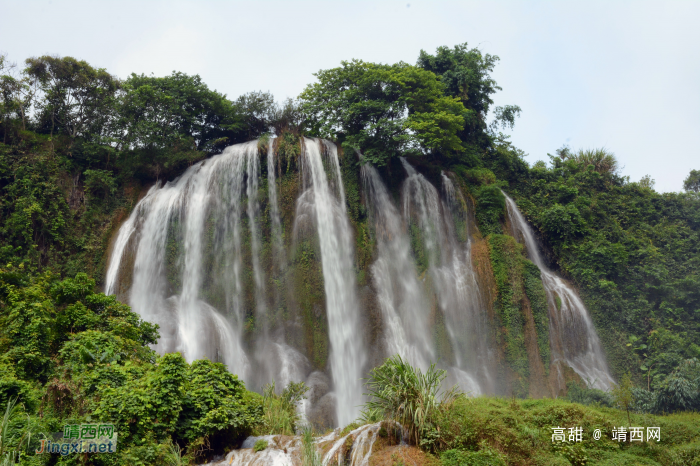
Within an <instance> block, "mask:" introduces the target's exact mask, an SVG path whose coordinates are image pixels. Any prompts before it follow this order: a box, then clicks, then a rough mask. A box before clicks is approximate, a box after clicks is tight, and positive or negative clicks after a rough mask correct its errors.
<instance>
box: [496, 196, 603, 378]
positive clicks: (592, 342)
mask: <svg viewBox="0 0 700 466" xmlns="http://www.w3.org/2000/svg"><path fill="white" fill-rule="evenodd" d="M503 194H504V196H505V197H506V205H507V208H508V216H509V218H510V222H511V225H512V229H513V233H514V235H513V236H515V237H516V238H517V239H518V240H519V241H520V240H522V241H523V242H524V243H525V249H526V250H527V254H528V256H529V257H530V259H531V260H532V262H534V263H535V264H536V265H537V267H539V269H540V272H541V273H542V284H543V285H544V289H545V292H546V294H547V304H548V308H549V335H550V345H551V348H552V366H553V367H554V368H555V370H556V371H557V383H558V387H557V389H558V390H561V389H564V388H565V381H564V376H563V373H562V372H561V367H560V365H561V364H562V363H564V364H566V365H568V366H569V367H571V368H572V369H573V370H574V371H575V372H576V373H577V374H578V375H579V376H581V378H582V379H583V380H585V381H586V382H587V383H588V384H589V385H590V386H592V387H595V388H599V389H601V390H609V389H610V388H611V386H612V385H613V384H614V383H615V382H614V380H613V379H612V376H611V375H610V372H609V370H608V366H607V364H606V362H605V353H604V352H603V348H602V346H601V344H600V340H599V338H598V335H597V333H596V331H595V327H594V325H593V321H592V320H591V318H590V315H589V314H588V310H587V309H586V307H585V305H584V304H583V301H581V298H580V297H579V296H578V294H577V293H576V291H575V290H574V289H573V288H572V287H571V286H570V285H569V284H568V283H566V282H565V281H564V280H562V278H561V277H559V276H557V275H556V274H555V273H554V272H552V271H551V270H550V269H549V268H548V267H547V266H546V265H545V263H544V261H543V260H542V256H541V254H540V250H539V247H538V246H537V242H536V241H535V236H534V233H533V231H532V229H531V228H530V225H529V224H528V223H527V221H526V220H525V217H523V214H522V213H521V212H520V210H519V209H518V206H517V205H516V204H515V201H513V199H511V198H510V197H509V196H508V195H507V194H505V193H503Z"/></svg>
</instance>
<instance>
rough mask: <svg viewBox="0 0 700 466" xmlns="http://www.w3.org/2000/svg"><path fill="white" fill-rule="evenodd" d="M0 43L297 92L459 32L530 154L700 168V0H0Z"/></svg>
mask: <svg viewBox="0 0 700 466" xmlns="http://www.w3.org/2000/svg"><path fill="white" fill-rule="evenodd" d="M0 12H2V22H1V26H0V52H4V53H7V54H8V56H9V57H8V58H9V59H10V60H12V61H17V62H21V61H23V60H24V59H25V58H27V57H30V56H38V55H44V54H58V55H70V56H73V57H76V58H80V59H84V60H86V61H88V62H89V63H90V64H92V65H93V66H97V67H103V68H107V70H108V71H110V72H111V73H112V74H116V75H117V76H119V77H122V78H124V77H126V76H128V75H129V74H130V73H132V72H136V73H146V74H150V73H154V74H155V75H157V76H162V75H166V74H170V72H172V71H173V70H178V71H183V72H186V73H188V74H199V75H200V76H202V78H203V80H204V81H205V82H206V83H207V84H208V85H209V87H210V88H213V89H216V90H218V91H220V92H223V93H225V94H227V95H228V96H229V97H230V98H235V97H237V96H238V95H240V94H242V93H245V92H248V91H253V90H263V91H270V92H272V93H273V94H274V95H275V96H276V97H277V98H278V99H279V100H282V99H284V98H286V97H295V96H296V95H298V94H299V92H301V90H302V89H303V88H304V86H305V85H306V84H308V83H310V82H312V81H313V80H314V77H313V73H314V72H316V71H318V70H319V69H325V68H331V67H334V66H337V65H338V64H339V63H340V61H341V60H350V59H352V58H358V59H362V60H365V61H374V62H383V63H394V62H397V61H405V62H408V63H415V61H416V58H417V57H418V53H419V51H420V50H421V49H424V50H426V51H430V52H432V51H434V50H435V48H436V47H438V46H440V45H448V46H453V45H455V44H458V43H462V42H468V43H469V45H470V46H473V47H479V48H480V49H481V50H482V51H484V52H485V53H490V54H494V55H498V56H499V57H500V58H501V61H500V62H499V64H498V66H497V67H496V70H495V72H494V77H495V79H496V80H497V81H498V83H499V85H500V86H501V87H502V88H503V91H501V92H499V93H498V94H497V95H496V96H495V101H496V104H497V105H503V104H517V105H520V107H522V109H523V113H522V116H521V118H520V119H519V120H518V121H517V123H516V127H515V130H514V131H512V141H513V142H514V144H515V145H516V146H518V147H520V148H521V149H523V150H524V151H525V152H526V153H527V154H528V156H527V160H528V161H529V162H530V163H534V162H535V161H536V160H545V161H548V157H547V153H554V151H555V150H556V149H557V148H559V147H561V146H562V145H563V144H568V145H569V146H571V147H572V148H574V149H578V148H593V147H601V146H604V147H606V148H607V149H608V150H610V151H612V152H614V153H615V154H616V155H617V157H618V159H619V161H620V164H621V165H622V166H624V169H623V171H622V173H623V174H624V175H629V176H630V178H631V180H632V181H637V180H639V179H640V178H641V177H642V176H644V175H646V174H649V175H651V177H652V178H654V179H655V180H656V189H657V191H679V190H681V189H682V183H683V179H684V178H685V177H686V176H687V174H688V172H689V171H690V170H691V169H692V168H694V169H700V144H699V143H698V136H700V1H677V2H673V1H663V2H642V1H631V2H622V1H618V2H616V1H611V0H608V1H604V2H594V1H585V2H574V1H563V0H562V1H555V2H535V1H519V2H506V1H488V2H486V1H461V2H446V1H445V2H440V1H417V0H404V1H396V0H389V1H372V2H369V1H367V2H363V1H357V0H356V1H352V2H343V1H325V2H301V1H298V2H295V1H289V0H287V1H280V2H275V1H264V0H262V1H256V2H232V1H203V0H199V1H197V2H194V1H191V2H187V1H181V2H175V1H148V0H140V1H124V0H121V1H118V2H116V1H113V2H112V1H82V2H81V1H68V0H66V1H61V0H52V1H49V0H43V1H33V0H23V1H8V0H0Z"/></svg>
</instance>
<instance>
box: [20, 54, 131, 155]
mask: <svg viewBox="0 0 700 466" xmlns="http://www.w3.org/2000/svg"><path fill="white" fill-rule="evenodd" d="M26 64H27V68H26V70H25V73H26V75H27V76H28V77H29V79H30V80H32V81H35V82H36V83H38V86H39V89H40V91H41V93H42V94H43V95H42V98H40V99H38V100H37V101H36V104H37V110H38V115H37V119H38V122H37V124H38V127H39V128H42V129H43V130H45V131H49V132H50V133H51V135H53V134H56V133H59V132H60V133H65V134H67V135H69V136H70V137H71V138H72V139H75V138H76V137H79V136H80V137H82V138H85V139H87V140H91V141H94V142H101V141H102V140H103V138H105V137H108V136H109V133H108V131H109V122H110V118H111V117H112V116H113V115H114V110H115V101H116V96H117V91H118V89H119V87H120V85H121V83H120V81H119V80H118V79H117V78H116V77H114V76H112V75H110V74H109V73H107V71H106V70H104V69H103V68H100V69H95V68H93V67H92V66H90V65H89V64H88V63H87V62H85V61H82V60H76V59H75V58H73V57H58V56H49V55H45V56H42V57H38V58H28V59H27V60H26Z"/></svg>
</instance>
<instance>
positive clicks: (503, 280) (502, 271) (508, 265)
mask: <svg viewBox="0 0 700 466" xmlns="http://www.w3.org/2000/svg"><path fill="white" fill-rule="evenodd" d="M487 239H488V243H489V249H490V255H491V264H492V268H493V273H494V278H495V281H496V289H497V297H496V302H495V303H494V310H495V312H496V316H497V318H498V321H499V325H500V326H501V332H498V338H499V340H500V341H501V344H502V346H503V347H504V353H505V359H506V364H507V365H508V366H509V368H510V369H511V370H512V371H513V372H514V373H515V374H516V380H514V383H513V384H512V387H511V388H512V391H513V393H516V394H520V395H525V394H527V386H528V384H527V380H528V377H529V364H528V358H527V350H526V346H525V335H524V330H525V321H524V318H523V312H522V305H521V299H522V298H523V295H524V290H523V268H524V267H523V266H524V262H523V256H522V249H523V248H522V245H520V244H518V243H517V242H516V241H515V239H514V238H513V237H511V236H507V235H490V236H489V237H488V238H487Z"/></svg>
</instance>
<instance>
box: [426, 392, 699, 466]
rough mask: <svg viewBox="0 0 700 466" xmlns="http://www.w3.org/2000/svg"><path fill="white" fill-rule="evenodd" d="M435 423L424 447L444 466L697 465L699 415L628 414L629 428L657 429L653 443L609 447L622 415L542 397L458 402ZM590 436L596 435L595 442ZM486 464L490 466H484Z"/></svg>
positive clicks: (624, 423) (439, 413)
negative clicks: (560, 435) (555, 436)
mask: <svg viewBox="0 0 700 466" xmlns="http://www.w3.org/2000/svg"><path fill="white" fill-rule="evenodd" d="M434 420H435V424H434V426H433V428H434V432H437V435H434V436H433V438H432V442H431V443H430V444H429V445H425V444H424V447H428V448H430V449H432V451H433V453H434V454H436V455H437V456H439V457H440V459H441V462H442V463H443V464H444V465H445V466H452V465H453V464H457V463H455V461H456V460H458V459H459V458H463V459H464V461H461V460H460V461H459V462H458V463H459V464H508V465H540V464H541V465H549V464H562V465H567V464H579V465H584V464H588V465H593V464H607V465H627V464H629V465H632V464H660V465H669V466H681V465H696V466H700V414H699V413H689V412H685V413H679V414H673V415H668V416H654V415H648V414H644V415H641V414H635V413H631V414H630V421H631V425H632V426H639V427H644V428H646V427H660V429H661V441H660V442H658V443H657V442H653V441H652V442H646V441H644V442H641V443H637V442H634V443H630V442H617V441H613V440H612V429H613V427H620V426H625V427H627V425H628V420H627V413H626V412H625V411H622V410H619V409H614V408H606V407H595V406H583V405H580V404H577V403H571V402H569V401H565V400H552V399H546V398H545V399H538V400H533V399H527V400H518V399H504V398H492V397H480V398H471V399H468V398H464V397H460V398H458V399H457V400H455V402H454V403H453V404H452V406H451V407H450V408H449V409H439V410H437V412H436V415H435V416H434ZM553 427H564V428H565V429H566V430H565V432H567V439H568V428H570V427H581V428H583V441H582V442H579V443H576V442H568V441H567V442H565V443H562V444H557V443H553V442H552V432H553V431H552V428H553ZM595 429H600V430H601V433H602V437H601V439H600V440H597V441H596V440H594V438H593V432H594V430H595ZM645 439H646V437H645ZM467 458H468V459H469V460H468V461H467ZM487 459H488V461H490V462H483V461H486V460H487ZM482 460H483V461H482ZM499 461H504V462H505V463H500V462H499Z"/></svg>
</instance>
